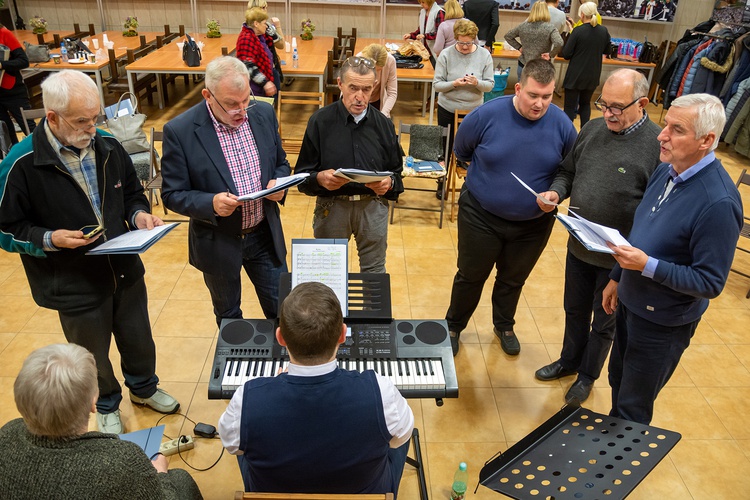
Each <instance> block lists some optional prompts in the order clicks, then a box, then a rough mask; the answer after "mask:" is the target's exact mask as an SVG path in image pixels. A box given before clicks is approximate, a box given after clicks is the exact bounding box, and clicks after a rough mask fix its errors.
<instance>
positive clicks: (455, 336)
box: [448, 332, 461, 357]
mask: <svg viewBox="0 0 750 500" xmlns="http://www.w3.org/2000/svg"><path fill="white" fill-rule="evenodd" d="M448 333H449V336H450V339H451V349H453V356H454V357H455V356H456V354H458V338H459V337H460V336H461V334H460V333H457V332H448Z"/></svg>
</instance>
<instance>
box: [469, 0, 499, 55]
mask: <svg viewBox="0 0 750 500" xmlns="http://www.w3.org/2000/svg"><path fill="white" fill-rule="evenodd" d="M464 16H466V19H468V20H470V21H474V24H476V25H477V28H479V33H477V38H479V42H480V43H481V42H484V46H485V47H488V48H491V47H492V44H493V43H495V34H497V28H498V27H499V26H500V21H499V20H498V16H497V3H495V0H466V2H465V3H464Z"/></svg>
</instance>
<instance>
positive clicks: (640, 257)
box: [607, 242, 648, 271]
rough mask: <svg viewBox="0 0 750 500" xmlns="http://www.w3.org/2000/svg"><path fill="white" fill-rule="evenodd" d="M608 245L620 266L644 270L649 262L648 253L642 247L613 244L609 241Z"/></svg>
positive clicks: (633, 269)
mask: <svg viewBox="0 0 750 500" xmlns="http://www.w3.org/2000/svg"><path fill="white" fill-rule="evenodd" d="M607 246H608V247H609V249H610V250H612V252H613V255H612V257H614V258H615V260H616V261H617V263H618V264H620V267H622V268H623V269H630V270H632V271H643V269H644V268H645V267H646V263H647V262H648V255H646V253H645V252H644V251H643V250H641V249H640V248H635V247H631V246H629V245H613V244H612V243H610V242H607Z"/></svg>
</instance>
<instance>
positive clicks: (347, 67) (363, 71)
mask: <svg viewBox="0 0 750 500" xmlns="http://www.w3.org/2000/svg"><path fill="white" fill-rule="evenodd" d="M433 3H434V2H433ZM350 59H351V58H349V57H347V58H346V60H345V61H344V62H343V64H342V65H341V67H340V68H339V73H338V77H339V78H341V81H342V82H343V81H344V80H345V78H344V75H346V74H347V73H356V74H358V75H362V76H365V75H367V74H371V75H373V76H374V77H375V78H376V79H377V78H378V73H377V70H376V69H375V67H374V66H373V67H372V68H368V67H367V66H366V65H364V64H360V65H358V66H352V65H351V64H350Z"/></svg>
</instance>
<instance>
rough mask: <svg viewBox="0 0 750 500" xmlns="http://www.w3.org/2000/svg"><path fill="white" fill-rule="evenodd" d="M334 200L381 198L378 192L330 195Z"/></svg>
mask: <svg viewBox="0 0 750 500" xmlns="http://www.w3.org/2000/svg"><path fill="white" fill-rule="evenodd" d="M329 198H331V199H332V200H340V201H361V200H370V199H373V198H380V196H378V195H376V194H353V195H339V196H329Z"/></svg>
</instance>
